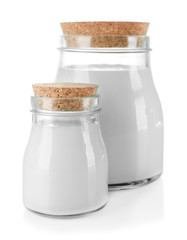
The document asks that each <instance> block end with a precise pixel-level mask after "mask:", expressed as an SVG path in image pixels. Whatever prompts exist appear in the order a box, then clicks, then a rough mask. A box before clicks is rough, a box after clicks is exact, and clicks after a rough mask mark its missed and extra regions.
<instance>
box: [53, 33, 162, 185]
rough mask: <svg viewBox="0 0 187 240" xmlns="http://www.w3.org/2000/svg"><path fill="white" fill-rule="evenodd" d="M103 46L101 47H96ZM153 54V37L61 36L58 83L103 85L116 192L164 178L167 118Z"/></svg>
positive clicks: (103, 124) (104, 131)
mask: <svg viewBox="0 0 187 240" xmlns="http://www.w3.org/2000/svg"><path fill="white" fill-rule="evenodd" d="M104 41H105V42H106V41H107V43H110V41H112V42H115V41H122V42H123V43H124V42H125V43H126V46H125V47H110V46H109V47H102V42H104ZM97 42H99V43H100V47H94V43H97ZM96 45H97V44H96ZM117 45H118V46H119V45H120V44H119V43H118V44H117ZM123 45H124V44H123ZM150 50H151V49H150V47H149V37H148V36H117V37H116V36H78V35H77V36H75V35H63V36H61V37H60V47H59V53H60V61H59V66H58V71H57V75H56V82H63V81H65V82H72V81H73V82H84V83H96V84H98V85H99V92H100V93H101V107H102V113H101V116H100V123H101V131H102V135H103V138H104V142H105V145H106V148H107V152H108V158H109V186H110V188H112V189H113V188H115V189H123V188H131V187H135V186H139V185H140V184H145V183H148V182H150V181H153V180H155V179H157V178H158V177H159V176H160V175H161V174H162V169H163V116H162V109H161V104H160V101H159V97H158V95H157V92H156V89H155V86H154V83H153V79H152V74H151V67H150Z"/></svg>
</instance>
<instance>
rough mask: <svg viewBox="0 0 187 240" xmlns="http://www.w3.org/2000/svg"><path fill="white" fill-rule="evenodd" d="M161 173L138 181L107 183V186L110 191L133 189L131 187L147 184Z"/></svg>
mask: <svg viewBox="0 0 187 240" xmlns="http://www.w3.org/2000/svg"><path fill="white" fill-rule="evenodd" d="M161 175H162V173H160V174H158V175H156V176H154V177H151V178H146V179H143V180H139V181H133V182H126V183H119V184H109V185H108V188H109V190H110V191H115V190H127V189H133V188H137V187H141V186H144V185H147V184H149V183H151V182H153V181H155V180H157V179H158V178H159V177H160V176H161Z"/></svg>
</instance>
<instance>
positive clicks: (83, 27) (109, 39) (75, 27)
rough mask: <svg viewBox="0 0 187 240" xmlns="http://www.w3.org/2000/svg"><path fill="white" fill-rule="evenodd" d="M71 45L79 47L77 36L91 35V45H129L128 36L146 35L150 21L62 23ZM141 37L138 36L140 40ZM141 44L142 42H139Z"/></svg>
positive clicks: (68, 44)
mask: <svg viewBox="0 0 187 240" xmlns="http://www.w3.org/2000/svg"><path fill="white" fill-rule="evenodd" d="M60 25H61V28H62V32H63V34H65V35H69V36H67V39H66V42H67V46H69V47H79V44H80V41H76V37H75V36H77V35H78V36H90V37H91V41H90V47H127V46H128V36H129V35H130V36H145V35H146V34H147V31H148V27H149V23H148V22H64V23H60ZM140 39H141V38H140V37H139V38H138V41H141V40H140ZM139 44H140V43H139Z"/></svg>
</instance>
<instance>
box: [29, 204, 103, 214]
mask: <svg viewBox="0 0 187 240" xmlns="http://www.w3.org/2000/svg"><path fill="white" fill-rule="evenodd" d="M106 204H107V202H106V203H105V204H104V205H103V206H101V207H100V208H97V209H94V210H92V211H89V212H83V213H77V214H69V215H53V214H46V213H41V212H37V211H34V210H32V209H29V208H27V207H26V208H27V209H28V210H29V211H31V212H33V213H36V214H38V215H41V216H44V217H51V218H72V217H81V216H84V215H87V214H91V213H94V212H97V211H99V210H101V209H102V208H104V207H105V206H106Z"/></svg>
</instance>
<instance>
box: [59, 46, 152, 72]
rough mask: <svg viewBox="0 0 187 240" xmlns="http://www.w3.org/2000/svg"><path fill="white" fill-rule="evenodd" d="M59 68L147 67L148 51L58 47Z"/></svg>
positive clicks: (148, 62)
mask: <svg viewBox="0 0 187 240" xmlns="http://www.w3.org/2000/svg"><path fill="white" fill-rule="evenodd" d="M59 53H60V58H59V68H62V69H63V68H65V69H66V68H71V69H73V70H76V69H82V70H92V69H93V70H97V69H98V70H102V69H103V66H104V68H105V67H106V68H107V69H108V68H109V69H111V70H112V69H113V68H114V69H116V68H117V69H119V68H122V69H123V68H124V69H132V68H149V67H150V51H149V50H147V51H142V52H135V51H133V50H132V51H128V52H94V51H92V52H89V51H87V52H86V51H83V52H81V51H64V50H63V49H59Z"/></svg>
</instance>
